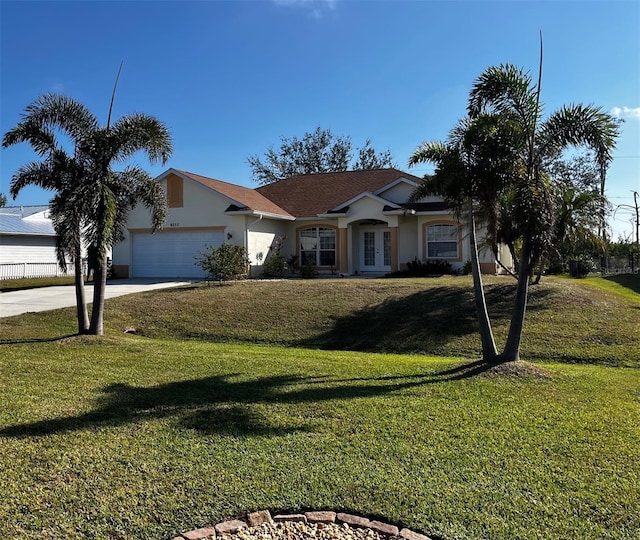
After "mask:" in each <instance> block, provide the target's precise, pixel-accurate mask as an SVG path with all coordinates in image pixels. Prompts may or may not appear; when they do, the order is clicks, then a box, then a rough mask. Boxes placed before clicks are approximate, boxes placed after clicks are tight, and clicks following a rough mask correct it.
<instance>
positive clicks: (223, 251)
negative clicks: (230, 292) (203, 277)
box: [194, 243, 249, 281]
mask: <svg viewBox="0 0 640 540" xmlns="http://www.w3.org/2000/svg"><path fill="white" fill-rule="evenodd" d="M194 258H195V260H196V264H197V265H198V266H199V267H200V268H202V269H203V270H204V271H205V272H207V274H208V275H209V277H211V278H212V279H216V280H218V281H229V280H231V279H243V278H245V277H247V273H248V272H249V259H248V257H247V251H246V250H245V249H244V247H242V246H232V245H231V244H226V243H225V244H222V245H221V246H220V247H219V248H214V247H213V246H206V250H205V251H200V252H199V256H197V257H194Z"/></svg>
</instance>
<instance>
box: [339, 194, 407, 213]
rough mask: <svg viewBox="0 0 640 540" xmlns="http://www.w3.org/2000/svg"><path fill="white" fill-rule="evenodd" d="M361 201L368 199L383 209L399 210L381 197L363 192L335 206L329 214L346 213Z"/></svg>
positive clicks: (395, 205) (397, 206)
mask: <svg viewBox="0 0 640 540" xmlns="http://www.w3.org/2000/svg"><path fill="white" fill-rule="evenodd" d="M362 199H370V200H373V201H375V202H377V203H379V204H380V205H381V206H382V207H383V208H384V207H387V206H388V207H390V208H396V209H398V208H400V206H399V205H397V204H395V203H393V202H391V201H388V200H386V199H384V198H382V197H379V196H378V195H376V194H374V193H369V192H368V191H365V192H364V193H360V194H359V195H356V196H355V197H353V198H352V199H349V200H348V201H346V202H344V203H342V204H340V205H339V206H336V207H335V208H332V209H331V210H330V212H340V211H341V210H342V211H347V209H348V208H349V207H350V206H352V205H354V204H355V203H357V202H358V201H360V200H362Z"/></svg>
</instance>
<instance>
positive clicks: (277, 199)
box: [256, 169, 422, 217]
mask: <svg viewBox="0 0 640 540" xmlns="http://www.w3.org/2000/svg"><path fill="white" fill-rule="evenodd" d="M399 178H406V179H408V180H411V181H413V182H417V183H419V182H422V179H421V178H418V177H417V176H413V175H411V174H407V173H405V172H402V171H399V170H397V169H374V170H368V171H345V172H337V173H324V174H302V175H298V176H292V177H290V178H285V179H284V180H280V181H279V182H273V183H272V184H267V185H266V186H262V187H259V188H257V189H256V191H257V192H259V193H260V194H261V195H264V196H265V197H267V198H268V199H270V200H272V201H273V202H274V203H275V204H277V205H278V206H279V207H281V208H283V209H284V210H286V211H287V212H288V213H289V214H291V215H293V216H295V217H313V216H317V215H318V214H325V213H327V212H328V211H329V210H331V209H333V208H335V207H337V206H338V205H340V204H342V203H345V202H347V201H349V200H351V199H353V198H354V197H356V196H357V195H359V194H360V193H363V192H365V191H368V192H375V191H377V190H379V189H381V188H382V187H384V186H386V185H388V184H391V183H392V182H394V181H395V180H398V179H399Z"/></svg>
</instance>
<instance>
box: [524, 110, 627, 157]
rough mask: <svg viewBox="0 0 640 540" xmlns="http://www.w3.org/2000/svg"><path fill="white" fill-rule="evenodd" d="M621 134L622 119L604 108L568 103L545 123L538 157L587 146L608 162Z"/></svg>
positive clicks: (541, 131)
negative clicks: (573, 147) (574, 147)
mask: <svg viewBox="0 0 640 540" xmlns="http://www.w3.org/2000/svg"><path fill="white" fill-rule="evenodd" d="M619 135H620V121H619V120H618V119H617V118H615V117H614V116H612V115H610V114H609V113H607V112H605V111H603V110H602V109H601V108H600V107H595V106H593V105H580V104H578V105H568V106H564V107H562V108H561V109H559V110H558V111H556V112H554V113H553V114H552V115H551V116H550V117H549V118H548V119H547V120H546V121H545V122H544V123H543V124H542V126H541V128H540V132H539V140H538V146H537V149H536V153H537V159H538V160H541V159H545V158H552V157H555V156H558V155H559V154H560V153H561V152H562V150H564V149H565V148H567V147H569V146H586V147H588V148H591V149H592V150H593V151H594V152H595V154H596V160H597V162H598V163H599V164H600V165H604V164H608V163H609V162H610V161H611V159H612V155H611V153H612V151H613V149H614V148H615V145H616V139H617V138H618V136H619Z"/></svg>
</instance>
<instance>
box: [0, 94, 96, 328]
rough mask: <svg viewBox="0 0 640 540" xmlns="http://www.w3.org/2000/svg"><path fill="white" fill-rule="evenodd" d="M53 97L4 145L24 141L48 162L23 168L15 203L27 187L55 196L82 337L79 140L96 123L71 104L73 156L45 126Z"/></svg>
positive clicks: (29, 113) (65, 128)
mask: <svg viewBox="0 0 640 540" xmlns="http://www.w3.org/2000/svg"><path fill="white" fill-rule="evenodd" d="M48 103H49V97H48V96H44V97H42V98H40V99H38V100H37V101H36V102H34V103H33V104H32V105H30V106H29V107H27V109H26V111H25V115H24V119H23V121H22V122H20V123H19V124H18V125H17V126H16V127H15V128H13V129H12V130H10V131H8V132H7V133H6V134H5V135H4V137H3V140H2V146H3V147H4V148H6V147H8V146H11V145H14V144H18V143H21V142H29V143H30V144H31V146H32V147H33V148H34V150H35V151H36V153H37V154H38V155H40V156H42V157H43V158H44V159H43V161H34V162H31V163H28V164H26V165H23V166H22V167H20V168H19V169H18V171H16V173H15V174H14V175H13V177H12V180H11V186H10V194H11V196H12V197H13V198H14V199H15V198H16V197H17V196H18V194H19V193H20V191H21V190H22V189H23V188H24V187H25V186H27V185H34V186H38V187H40V188H43V189H46V190H51V191H55V192H56V195H55V196H54V198H53V199H52V201H51V208H50V210H51V220H52V222H53V226H54V229H55V231H56V255H57V259H58V265H59V266H60V268H61V269H62V270H63V271H65V272H66V270H67V260H68V259H70V260H71V261H72V262H73V265H74V274H75V279H74V281H75V293H76V312H77V319H78V333H80V334H83V333H86V332H87V331H88V329H89V316H88V313H87V306H86V297H85V290H84V279H83V271H82V240H81V231H82V227H83V224H84V216H83V213H82V212H81V211H80V205H79V204H78V201H77V197H76V196H75V194H74V190H75V189H76V187H77V186H78V185H79V184H80V182H81V181H82V178H83V177H84V175H85V174H86V171H84V169H83V163H82V160H81V159H80V158H79V157H78V144H79V140H78V137H77V134H78V133H80V132H81V131H82V130H83V129H86V127H87V125H88V123H89V122H90V118H89V117H88V116H87V115H86V111H85V110H83V109H82V108H79V107H75V106H74V104H73V103H70V102H66V103H64V106H65V107H66V114H65V122H64V123H63V124H61V125H60V126H59V127H60V131H62V132H63V134H65V135H67V136H69V137H70V138H71V140H72V142H73V143H74V156H73V157H71V156H69V155H68V154H67V153H66V152H65V151H64V150H63V149H62V148H61V146H60V143H59V141H58V138H57V137H56V136H55V134H54V132H53V130H52V129H51V126H49V125H48V124H47V123H44V122H42V121H40V116H41V110H42V109H43V108H46V107H48Z"/></svg>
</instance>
